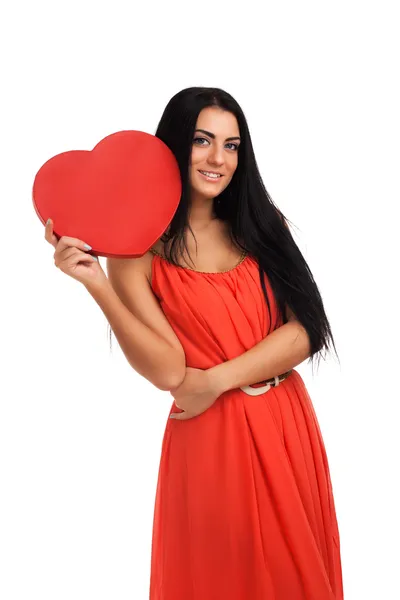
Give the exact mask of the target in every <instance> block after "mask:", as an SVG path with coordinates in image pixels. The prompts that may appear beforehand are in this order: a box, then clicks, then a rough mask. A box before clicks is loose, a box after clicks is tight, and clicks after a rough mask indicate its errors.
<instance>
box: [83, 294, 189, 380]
mask: <svg viewBox="0 0 400 600" xmlns="http://www.w3.org/2000/svg"><path fill="white" fill-rule="evenodd" d="M85 287H86V289H87V290H88V292H89V294H90V295H91V296H92V297H93V298H94V300H95V301H96V302H97V304H98V305H99V307H100V308H101V310H102V311H103V313H104V315H105V317H106V319H107V321H108V322H109V324H110V327H111V329H112V331H113V333H114V335H115V337H116V338H117V340H118V343H119V345H120V347H121V349H122V351H123V353H124V354H125V357H126V359H127V361H128V363H129V364H130V365H131V367H132V368H133V369H135V371H137V372H138V373H140V375H142V376H143V377H145V378H146V379H148V380H149V381H151V383H152V384H153V385H155V386H156V387H157V388H158V389H160V390H165V391H169V390H170V389H171V388H173V387H174V386H175V385H176V384H177V382H180V381H181V380H182V377H183V371H184V368H185V365H184V364H181V359H180V357H179V355H178V353H177V352H176V351H175V350H174V349H173V348H172V347H171V346H170V345H169V344H168V343H167V342H166V341H165V340H164V339H163V338H161V337H160V336H159V335H157V334H156V333H155V332H154V331H153V330H152V329H150V328H149V327H147V325H145V324H144V323H142V321H140V320H139V319H138V318H137V317H135V315H133V314H132V313H131V311H130V310H129V309H128V308H127V307H126V306H125V304H124V303H123V302H122V301H121V299H120V298H119V296H118V295H117V293H116V292H115V290H114V288H113V287H112V285H111V283H110V282H106V283H105V284H103V285H101V286H100V287H90V286H85Z"/></svg>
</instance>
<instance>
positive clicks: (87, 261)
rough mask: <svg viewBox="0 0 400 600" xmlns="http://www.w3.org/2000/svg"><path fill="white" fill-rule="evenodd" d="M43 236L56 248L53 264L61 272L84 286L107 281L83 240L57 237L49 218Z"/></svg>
mask: <svg viewBox="0 0 400 600" xmlns="http://www.w3.org/2000/svg"><path fill="white" fill-rule="evenodd" d="M44 237H45V239H46V240H47V241H48V242H49V244H51V245H52V246H54V248H55V249H56V251H55V252H54V255H53V256H54V264H55V265H56V267H58V268H59V269H60V270H61V271H62V272H63V273H65V274H66V275H69V276H70V277H72V278H73V279H76V280H77V281H79V282H80V283H83V285H85V286H86V287H97V286H101V285H102V284H104V283H106V282H108V278H107V275H106V274H105V273H104V271H103V269H102V267H101V265H100V263H99V261H98V259H97V258H96V257H94V256H92V255H91V254H88V253H87V252H88V250H90V247H85V242H82V241H81V240H78V239H77V238H73V237H68V236H62V237H60V239H57V236H56V235H55V234H54V232H53V222H52V220H51V219H48V221H47V223H46V226H45V236H44Z"/></svg>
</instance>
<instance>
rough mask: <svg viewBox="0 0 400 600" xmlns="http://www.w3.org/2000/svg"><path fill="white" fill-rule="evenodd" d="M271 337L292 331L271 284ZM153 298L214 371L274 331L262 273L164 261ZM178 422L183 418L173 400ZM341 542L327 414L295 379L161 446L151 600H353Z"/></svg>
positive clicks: (190, 356)
mask: <svg viewBox="0 0 400 600" xmlns="http://www.w3.org/2000/svg"><path fill="white" fill-rule="evenodd" d="M264 281H265V285H266V288H267V292H268V297H269V301H270V309H271V323H272V327H271V331H272V330H273V329H276V328H278V327H280V326H281V325H282V322H281V321H280V320H279V318H278V310H277V304H276V301H275V298H274V295H273V291H272V288H271V286H270V284H269V281H268V277H267V276H266V275H265V274H264ZM151 285H152V289H153V292H154V293H155V295H156V296H157V298H158V300H159V302H160V305H161V308H162V310H163V312H164V314H165V315H166V317H167V319H168V321H169V323H170V325H171V326H172V328H173V330H174V331H175V333H176V335H177V336H178V338H179V340H180V342H181V344H182V346H183V348H184V350H185V354H186V364H187V366H188V367H194V368H198V369H208V368H210V367H212V366H214V365H216V364H220V363H222V362H224V361H227V360H230V359H232V358H235V357H236V356H239V355H240V354H242V353H243V352H245V351H247V350H249V349H250V348H252V347H253V346H254V345H255V344H257V343H258V342H260V341H261V340H262V339H263V338H264V337H265V336H266V335H267V334H268V330H269V325H270V318H269V313H268V307H267V305H266V302H265V298H264V295H263V291H262V288H261V284H260V279H259V271H258V263H257V261H256V259H255V258H254V257H252V256H251V255H249V254H248V255H246V256H245V257H244V259H242V260H241V261H240V263H239V264H238V265H237V266H236V267H234V268H233V269H231V270H229V271H225V272H222V273H204V272H200V271H194V270H192V269H190V268H186V267H178V266H175V265H173V264H171V263H170V262H168V261H167V260H166V259H165V258H163V257H161V256H160V255H158V254H155V255H154V256H153V259H152V280H151ZM170 412H180V410H179V409H178V408H177V407H176V406H175V404H174V402H173V401H172V405H171V410H170ZM342 599H343V584H342V570H341V559H340V539H339V530H338V524H337V518H336V512H335V504H334V498H333V490H332V483H331V479H330V473H329V465H328V460H327V455H326V451H325V446H324V442H323V438H322V435H321V431H320V427H319V424H318V421H317V417H316V414H315V412H314V408H313V405H312V402H311V399H310V396H309V394H308V392H307V389H306V387H305V385H304V382H303V380H302V378H301V376H300V374H299V373H298V371H296V370H295V369H294V370H293V371H292V373H291V374H290V375H289V377H288V378H287V379H285V380H284V381H283V382H282V383H280V384H279V386H278V387H276V388H274V387H273V388H271V389H270V390H269V391H267V392H265V393H262V394H260V395H258V396H250V395H248V394H246V393H245V392H244V391H242V390H241V389H240V388H238V389H232V390H229V391H227V392H225V393H224V394H222V395H221V396H220V397H219V398H218V399H217V401H216V402H215V403H214V404H213V406H212V407H211V408H209V409H208V410H207V411H205V412H204V413H202V414H201V415H199V416H197V417H195V418H192V419H189V420H186V421H177V420H174V419H168V420H167V424H166V428H165V433H164V437H163V440H162V447H161V459H160V466H159V473H158V481H157V488H156V496H155V507H154V522H153V536H152V549H151V576H150V600H342Z"/></svg>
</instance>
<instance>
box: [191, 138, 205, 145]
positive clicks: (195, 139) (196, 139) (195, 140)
mask: <svg viewBox="0 0 400 600" xmlns="http://www.w3.org/2000/svg"><path fill="white" fill-rule="evenodd" d="M198 140H203V141H205V142H207V141H208V140H206V138H201V137H197V138H194V140H193V141H194V142H197V141H198ZM199 145H200V146H204V144H199Z"/></svg>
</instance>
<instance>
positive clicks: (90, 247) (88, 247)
mask: <svg viewBox="0 0 400 600" xmlns="http://www.w3.org/2000/svg"><path fill="white" fill-rule="evenodd" d="M84 246H85V248H86V250H91V249H92V246H89V244H84Z"/></svg>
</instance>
